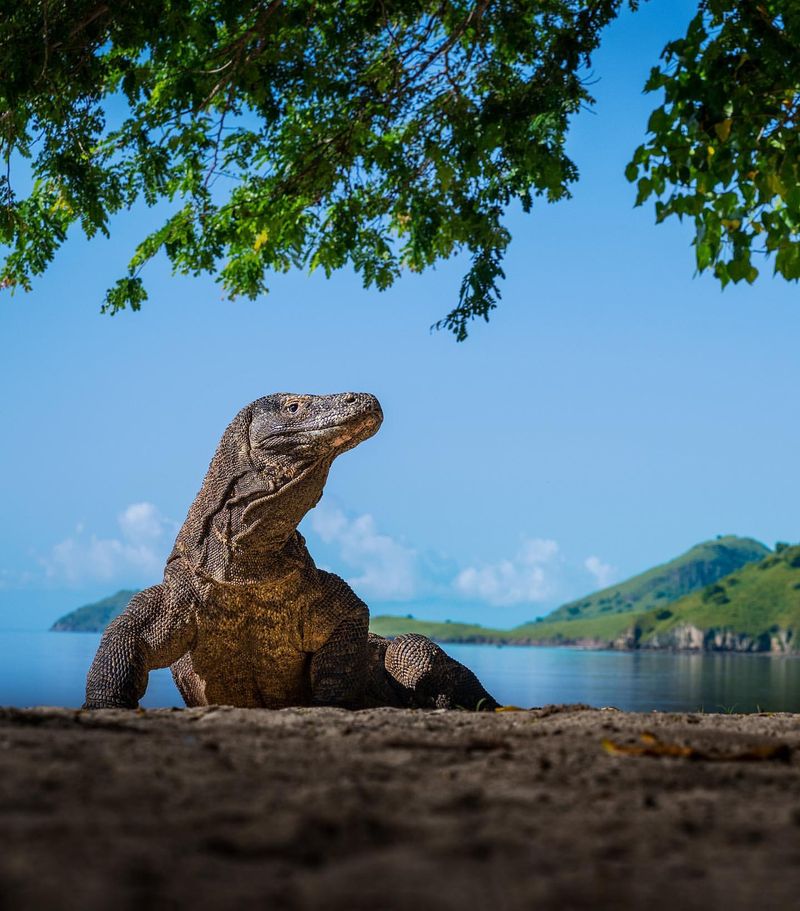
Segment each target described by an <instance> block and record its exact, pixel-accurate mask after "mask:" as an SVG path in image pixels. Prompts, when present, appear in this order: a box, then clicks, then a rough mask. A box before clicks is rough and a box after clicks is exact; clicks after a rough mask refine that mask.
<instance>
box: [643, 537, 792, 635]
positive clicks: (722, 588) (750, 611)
mask: <svg viewBox="0 0 800 911" xmlns="http://www.w3.org/2000/svg"><path fill="white" fill-rule="evenodd" d="M634 633H635V638H636V640H637V644H638V646H639V647H644V648H648V647H649V648H659V647H660V648H692V649H703V650H705V651H715V650H717V649H720V650H735V651H778V652H785V651H794V650H796V649H800V644H799V640H800V545H797V546H794V547H787V546H783V547H781V548H779V549H778V550H776V552H775V553H774V554H771V555H770V556H769V557H767V558H766V559H765V560H762V561H761V562H760V563H755V564H750V565H748V566H745V567H744V568H743V569H741V570H739V571H738V572H735V573H732V574H731V575H729V576H726V577H725V578H724V579H720V580H719V581H717V582H716V583H715V584H713V585H709V586H707V587H706V588H704V589H702V591H698V592H694V593H693V594H691V595H688V596H687V597H685V598H681V599H680V600H679V601H676V602H675V603H674V604H671V605H670V606H669V607H668V608H661V609H659V610H654V611H648V612H647V613H645V614H642V615H641V616H637V618H636V625H635V630H634Z"/></svg>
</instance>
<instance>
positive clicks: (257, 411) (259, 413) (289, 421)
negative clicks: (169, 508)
mask: <svg viewBox="0 0 800 911" xmlns="http://www.w3.org/2000/svg"><path fill="white" fill-rule="evenodd" d="M382 421H383V412H382V411H381V406H380V404H379V403H378V400H377V399H376V398H375V396H373V395H369V394H367V393H363V392H361V393H356V392H344V393H340V394H338V395H295V394H293V393H276V394H275V395H268V396H265V397H264V398H261V399H256V401H255V402H252V403H251V404H250V405H248V406H247V407H246V408H243V409H242V410H241V411H240V412H239V413H238V414H237V415H236V417H235V418H234V419H233V421H231V423H230V425H229V426H228V428H227V429H226V431H225V433H224V434H223V436H222V439H221V440H220V444H219V446H218V448H217V451H216V453H215V455H214V458H213V459H212V461H211V465H210V466H209V469H208V473H207V474H206V477H205V480H204V482H203V486H202V488H201V489H200V492H199V493H198V495H197V497H196V499H195V501H194V503H193V504H192V507H191V509H190V510H189V515H188V516H187V519H186V522H185V523H184V526H183V528H182V529H181V531H180V533H179V535H178V540H177V542H176V544H177V548H178V550H179V551H181V552H183V553H184V554H186V555H187V556H189V557H190V559H191V561H192V563H193V564H195V565H201V564H202V565H205V568H206V570H207V571H209V572H211V573H212V574H213V575H215V576H218V575H219V574H220V572H222V574H223V575H226V574H227V573H226V569H227V568H228V567H229V564H230V563H231V561H232V560H235V559H236V558H237V556H238V557H240V558H241V557H242V556H243V555H246V554H248V553H249V554H256V553H260V554H264V553H266V552H269V551H275V550H277V549H279V548H281V547H282V546H283V544H285V543H286V541H287V540H288V539H289V538H290V537H291V536H292V535H293V533H294V531H295V529H296V528H297V524H298V522H299V521H300V520H301V519H302V518H303V516H304V515H305V514H306V513H307V512H308V510H309V509H312V508H313V507H314V506H316V504H317V503H318V502H319V499H320V497H321V496H322V490H323V487H324V486H325V481H326V480H327V477H328V471H329V469H330V466H331V463H332V462H333V460H334V459H335V458H336V456H338V455H340V454H341V453H343V452H346V451H347V450H348V449H352V448H353V447H354V446H357V445H358V444H359V443H360V442H362V441H363V440H366V439H367V438H368V437H371V436H372V435H373V434H374V433H376V432H377V430H378V428H379V427H380V425H381V422H382ZM212 555H213V556H212ZM209 561H210V562H212V563H213V564H215V565H214V566H210V565H208V563H209ZM220 561H221V562H222V564H224V565H221V566H219V565H216V564H218V563H220Z"/></svg>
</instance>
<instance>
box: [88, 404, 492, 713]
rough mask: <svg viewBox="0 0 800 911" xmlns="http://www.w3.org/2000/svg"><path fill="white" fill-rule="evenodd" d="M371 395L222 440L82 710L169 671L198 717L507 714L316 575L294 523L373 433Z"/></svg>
mask: <svg viewBox="0 0 800 911" xmlns="http://www.w3.org/2000/svg"><path fill="white" fill-rule="evenodd" d="M382 420H383V414H382V412H381V407H380V405H379V404H378V400H377V399H376V398H375V397H374V396H372V395H366V394H363V393H362V394H355V393H344V394H341V395H320V396H314V395H290V394H276V395H269V396H266V397H265V398H261V399H258V400H257V401H255V402H253V403H252V404H250V405H248V406H247V407H246V408H244V409H242V410H241V411H240V412H239V414H237V415H236V417H235V418H234V419H233V421H232V422H231V424H230V425H229V427H228V428H227V430H226V431H225V433H224V434H223V436H222V440H221V441H220V444H219V447H218V448H217V451H216V454H215V455H214V458H213V459H212V461H211V465H210V466H209V469H208V472H207V474H206V477H205V480H204V481H203V486H202V487H201V488H200V492H199V493H198V495H197V497H196V499H195V501H194V503H193V504H192V506H191V509H190V510H189V515H188V516H187V518H186V521H185V522H184V524H183V527H182V528H181V530H180V532H179V533H178V537H177V539H176V541H175V547H174V548H173V550H172V553H171V554H170V556H169V558H168V559H167V564H166V567H165V569H164V581H163V582H162V583H161V584H160V585H154V586H153V587H152V588H148V589H146V590H145V591H143V592H141V593H139V594H138V595H136V596H135V597H134V598H133V599H132V600H131V602H130V604H129V605H128V607H127V608H126V610H125V611H124V612H123V613H122V614H121V615H120V616H119V617H118V618H117V619H116V620H114V621H113V622H112V623H111V624H110V625H109V627H108V629H107V630H106V632H105V634H104V635H103V638H102V640H101V642H100V647H99V649H98V651H97V655H96V656H95V659H94V662H93V663H92V666H91V668H90V670H89V675H88V677H87V681H86V703H85V705H84V708H90V709H98V708H135V707H136V706H137V705H138V702H139V700H140V699H141V697H142V696H143V695H144V692H145V690H146V688H147V676H148V673H149V671H150V670H152V669H153V668H158V667H167V666H168V665H171V666H172V674H173V677H174V678H175V683H176V684H177V686H178V689H179V690H180V692H181V695H182V696H183V698H184V701H185V702H186V704H187V705H189V706H197V705H213V704H225V705H235V706H242V707H257V706H263V707H268V708H280V707H284V706H295V705H333V706H342V707H346V708H360V707H367V706H376V705H391V706H398V707H403V706H405V707H433V706H441V707H447V706H454V707H458V706H460V707H464V708H470V709H476V708H486V709H491V708H495V707H497V702H495V700H494V699H493V698H492V697H491V696H490V695H489V694H488V693H487V692H486V690H485V689H484V688H483V686H482V685H481V684H480V682H479V681H478V678H477V677H476V676H475V675H474V674H473V673H472V671H470V670H469V669H467V668H466V667H464V666H463V665H462V664H459V663H458V662H457V661H454V660H453V659H452V658H450V657H449V656H448V655H446V654H445V653H444V652H443V651H442V649H441V648H439V646H438V645H436V644H434V643H433V642H431V641H430V640H429V639H427V638H425V637H424V636H419V635H416V634H413V633H412V634H408V635H405V636H398V637H397V638H396V639H393V640H387V639H383V638H381V637H380V636H375V635H373V634H371V633H369V632H368V623H369V611H368V609H367V606H366V605H365V604H364V603H363V602H362V601H361V600H360V599H359V598H358V597H357V595H355V594H354V593H353V591H352V589H351V588H350V587H349V586H348V585H347V583H345V582H344V581H343V580H342V579H340V578H339V577H338V576H335V575H333V574H332V573H329V572H324V571H323V570H321V569H317V567H316V566H315V565H314V561H313V560H312V559H311V556H310V554H309V553H308V550H307V549H306V546H305V541H304V540H303V537H302V535H301V534H300V533H299V532H298V531H297V524H298V522H299V521H300V520H301V519H302V518H303V516H304V515H305V514H306V513H307V512H308V511H309V510H310V509H312V508H313V507H314V506H316V504H317V503H318V502H319V499H320V497H321V496H322V489H323V487H324V485H325V481H326V479H327V477H328V471H329V469H330V467H331V463H332V462H333V460H334V459H335V458H336V456H338V455H340V454H341V453H343V452H346V451H347V450H348V449H352V448H353V447H354V446H357V445H358V444H359V443H360V442H362V441H363V440H365V439H367V438H368V437H371V436H372V435H373V434H374V433H376V432H377V430H378V428H379V427H380V425H381V422H382Z"/></svg>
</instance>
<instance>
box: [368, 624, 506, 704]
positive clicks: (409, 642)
mask: <svg viewBox="0 0 800 911" xmlns="http://www.w3.org/2000/svg"><path fill="white" fill-rule="evenodd" d="M384 660H385V667H386V671H387V673H388V674H389V675H390V676H391V677H392V678H393V680H394V681H395V682H396V683H397V684H398V685H399V687H400V688H401V689H402V691H403V692H404V693H405V695H406V696H407V698H408V704H409V705H415V706H419V707H421V708H462V709H469V710H471V711H492V710H493V709H496V708H497V707H498V706H499V703H498V702H497V701H496V700H495V699H493V698H492V696H490V695H489V693H487V692H486V690H485V689H484V688H483V686H482V685H481V682H480V680H478V678H477V677H476V676H475V674H473V673H472V671H471V670H470V669H469V668H468V667H464V665H463V664H460V663H459V662H458V661H456V660H455V659H454V658H451V657H450V656H449V655H448V654H447V653H446V652H444V651H443V650H442V649H441V648H439V646H438V645H436V643H435V642H431V640H430V639H428V638H427V637H426V636H421V635H419V634H418V633H406V634H405V635H403V636H398V637H397V638H396V639H393V640H392V641H391V642H390V643H389V645H388V647H387V649H386V657H385V659H384Z"/></svg>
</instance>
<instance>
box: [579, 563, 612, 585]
mask: <svg viewBox="0 0 800 911" xmlns="http://www.w3.org/2000/svg"><path fill="white" fill-rule="evenodd" d="M583 565H584V566H585V567H586V569H587V570H588V571H589V572H590V573H591V574H592V576H594V581H595V582H596V584H597V587H598V588H607V587H608V586H609V585H611V583H612V582H613V581H614V579H615V578H616V575H617V571H616V569H615V568H614V567H613V566H611V564H609V563H603V561H602V560H601V559H600V557H594V556H593V557H587V558H586V559H585V560H584V561H583Z"/></svg>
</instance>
